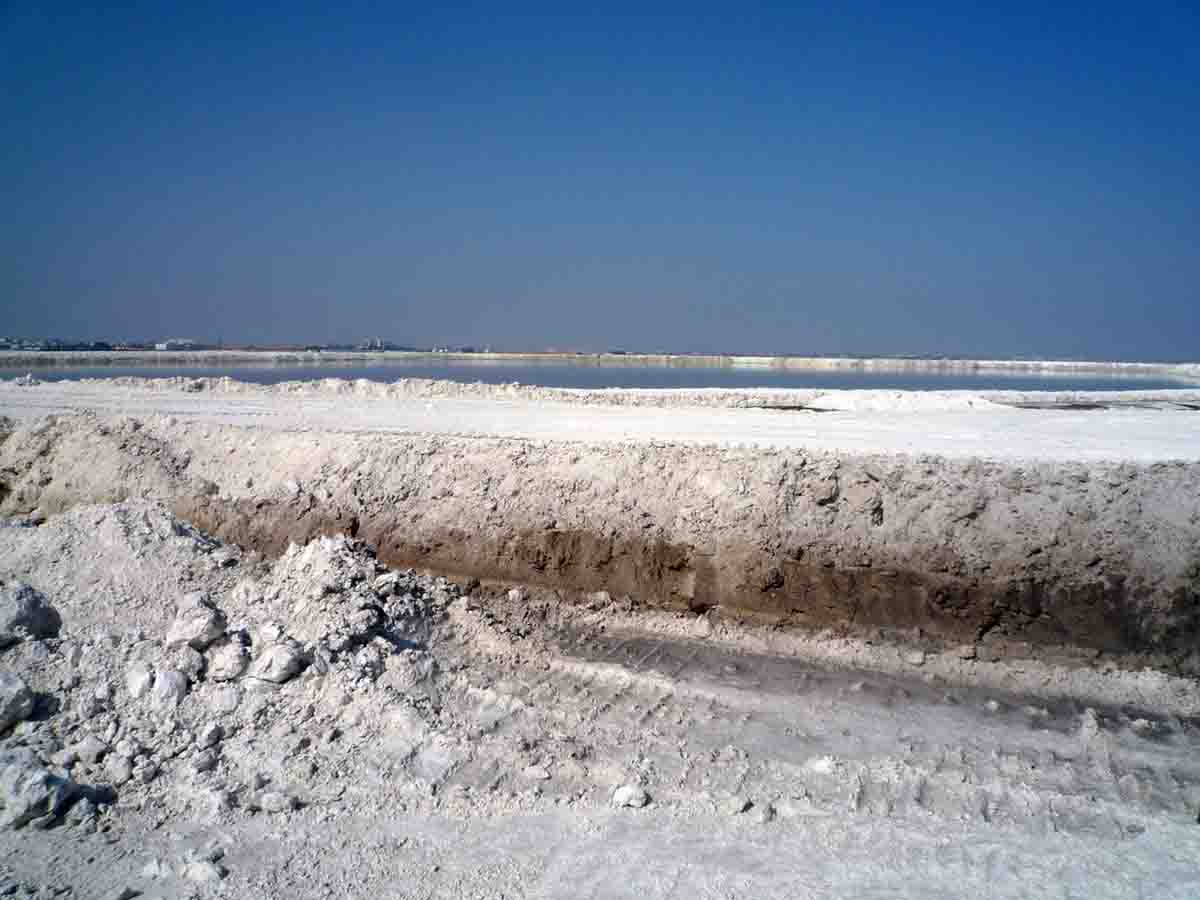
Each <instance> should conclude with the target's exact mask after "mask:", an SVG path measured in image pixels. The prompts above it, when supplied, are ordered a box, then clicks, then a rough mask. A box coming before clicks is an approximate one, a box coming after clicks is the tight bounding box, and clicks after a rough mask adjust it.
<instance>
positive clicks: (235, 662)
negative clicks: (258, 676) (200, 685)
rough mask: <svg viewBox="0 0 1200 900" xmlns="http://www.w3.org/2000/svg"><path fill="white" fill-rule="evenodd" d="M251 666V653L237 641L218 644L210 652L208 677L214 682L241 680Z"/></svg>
mask: <svg viewBox="0 0 1200 900" xmlns="http://www.w3.org/2000/svg"><path fill="white" fill-rule="evenodd" d="M249 665H250V653H249V651H247V650H246V648H245V647H244V646H242V643H241V642H240V641H237V640H224V641H220V642H218V643H217V644H216V645H214V646H213V647H210V648H209V651H208V677H209V678H210V679H212V680H213V681H233V680H234V679H235V678H240V677H241V676H242V674H243V673H244V672H245V671H246V668H247V667H248V666H249Z"/></svg>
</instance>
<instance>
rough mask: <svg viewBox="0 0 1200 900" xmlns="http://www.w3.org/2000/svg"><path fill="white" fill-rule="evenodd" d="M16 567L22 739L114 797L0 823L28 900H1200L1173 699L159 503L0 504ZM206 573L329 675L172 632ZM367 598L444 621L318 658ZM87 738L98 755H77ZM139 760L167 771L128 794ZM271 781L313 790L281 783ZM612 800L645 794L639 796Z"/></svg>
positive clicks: (0, 862) (0, 540)
mask: <svg viewBox="0 0 1200 900" xmlns="http://www.w3.org/2000/svg"><path fill="white" fill-rule="evenodd" d="M0 570H3V571H4V572H5V573H6V574H5V577H6V578H14V577H19V578H21V579H23V580H26V581H28V582H30V583H32V584H33V585H34V586H35V587H36V588H37V589H38V590H40V591H42V592H43V593H44V595H45V597H46V599H47V600H48V601H49V602H51V603H53V604H54V605H55V606H56V608H57V609H58V610H59V612H60V613H61V617H62V626H61V632H60V633H59V634H58V635H57V636H55V637H53V638H45V639H43V640H40V641H31V640H26V641H23V642H20V643H18V644H17V645H15V646H12V647H10V648H8V649H7V650H4V651H3V652H2V654H0V666H2V668H3V670H4V671H7V672H11V673H16V674H18V675H20V676H21V677H23V678H25V679H27V680H28V682H29V684H30V686H31V687H32V688H33V689H34V690H35V691H36V692H37V693H38V696H39V697H41V698H42V699H41V700H40V701H39V704H40V705H39V707H38V709H40V710H41V712H40V713H38V714H35V715H34V716H33V718H32V719H31V720H30V721H27V722H24V723H21V724H18V725H17V727H16V728H15V729H13V730H12V731H11V732H10V733H9V734H8V735H7V736H4V737H3V739H2V740H0V752H5V753H7V752H10V751H12V750H14V749H20V748H33V749H34V751H35V752H36V753H39V754H43V755H44V756H45V757H46V758H47V759H50V760H55V761H56V762H51V763H50V765H51V767H52V769H53V770H54V771H65V772H67V773H69V776H70V777H72V778H74V779H77V780H78V781H79V782H80V783H82V784H86V785H93V786H97V787H106V786H108V785H112V795H111V796H110V797H109V799H108V800H107V801H106V802H104V803H102V804H101V805H100V806H99V807H98V809H97V810H96V811H94V812H92V811H90V810H89V811H88V812H87V814H86V815H84V814H81V813H78V812H75V811H68V812H67V813H66V814H65V816H64V820H63V821H62V822H61V823H58V824H54V825H53V826H52V827H50V828H49V829H48V830H35V829H34V828H33V826H25V827H23V828H21V829H17V830H12V829H5V830H3V831H0V877H3V878H4V879H5V881H3V882H2V885H3V887H4V890H6V891H7V892H9V893H11V894H12V895H15V896H26V897H27V896H39V897H42V896H44V897H50V896H66V897H71V898H113V897H134V896H145V897H162V898H167V897H200V898H208V897H227V898H242V897H255V898H289V900H309V898H326V897H336V898H351V897H367V896H370V897H390V898H443V897H444V898H476V897H477V898H500V897H508V898H524V897H530V898H533V897H538V898H576V897H586V898H609V897H612V898H616V897H639V898H664V900H665V898H691V897H699V898H722V900H729V898H737V900H742V898H745V900H750V898H785V897H786V898H795V897H814V898H815V897H896V898H934V897H937V898H975V897H979V898H984V897H989V898H990V897H1062V898H1083V897H1087V898H1099V900H1108V898H1144V897H1154V898H1185V897H1194V896H1195V895H1196V892H1197V891H1198V890H1200V866H1198V865H1197V862H1196V860H1197V859H1198V858H1200V827H1198V826H1197V825H1196V824H1195V822H1196V812H1197V808H1198V805H1200V765H1198V763H1197V760H1198V759H1200V756H1198V755H1197V750H1198V749H1200V730H1198V729H1197V726H1196V724H1195V722H1194V721H1193V720H1190V719H1186V718H1180V717H1178V716H1175V715H1172V714H1170V713H1164V712H1163V711H1161V710H1156V709H1153V708H1146V707H1124V706H1120V705H1117V706H1106V705H1090V704H1086V703H1081V702H1077V701H1072V700H1070V699H1058V700H1055V701H1048V700H1047V699H1046V698H1044V697H1042V696H1038V695H1037V694H1021V693H1012V692H1005V691H1000V690H996V689H989V688H984V687H971V686H967V685H961V684H955V683H953V682H949V681H946V680H945V679H943V678H942V677H941V675H940V671H941V670H940V669H939V668H938V667H937V665H936V663H935V661H934V660H930V661H929V662H928V663H925V664H922V665H914V666H912V667H910V670H911V674H908V675H882V674H879V673H871V672H863V671H856V670H855V669H854V668H853V667H848V666H838V665H817V664H814V663H812V662H808V661H804V660H800V659H792V658H787V657H784V656H779V655H776V654H771V653H763V652H761V651H760V650H758V649H756V646H755V641H754V640H753V639H752V636H751V635H749V634H748V633H742V632H740V631H738V630H736V629H729V628H721V629H710V628H709V627H708V625H707V623H706V622H705V621H704V620H703V619H702V618H701V619H697V618H695V617H687V616H677V617H675V620H674V626H673V627H671V626H670V624H669V622H668V621H667V620H665V619H663V618H662V616H658V617H657V619H656V621H655V622H654V623H649V622H642V623H640V624H639V621H638V614H636V613H633V614H630V613H623V612H622V611H621V610H620V608H619V604H618V605H614V601H612V600H611V599H610V598H606V597H597V598H596V600H595V602H593V603H592V604H591V605H590V606H587V607H578V606H565V605H563V604H561V603H559V602H558V601H557V600H556V599H555V598H554V596H553V595H552V594H530V595H524V596H519V597H515V598H507V599H505V598H499V599H491V600H488V599H484V598H477V597H474V596H473V595H472V594H471V592H470V590H469V588H468V589H459V588H455V587H453V586H451V585H448V584H447V583H445V582H444V581H436V580H420V579H414V576H409V575H403V574H401V575H400V576H399V578H400V582H399V584H401V585H404V587H402V588H400V587H394V586H393V579H394V578H395V577H396V576H394V575H393V574H391V573H387V572H386V571H383V570H381V569H380V568H379V567H377V566H376V565H375V564H374V563H373V562H372V560H371V559H370V557H369V556H366V555H364V551H363V549H362V547H361V545H356V544H354V543H353V542H346V541H344V540H342V539H339V540H336V541H329V542H318V543H316V544H314V545H310V547H308V548H306V549H304V550H299V549H297V550H295V551H292V552H291V553H289V554H288V555H287V556H286V557H285V558H284V559H283V560H281V561H279V562H278V563H271V562H267V561H261V560H257V559H256V558H255V557H254V556H253V555H251V554H244V553H242V552H241V551H239V550H238V549H237V548H230V547H225V546H222V545H220V544H218V543H216V542H213V541H211V540H209V539H208V538H206V537H205V536H203V535H202V534H199V533H197V532H195V531H194V530H193V529H190V528H188V526H186V524H184V523H180V522H178V521H176V520H173V519H172V518H171V517H170V515H169V514H168V513H167V512H166V511H165V510H163V509H162V508H159V507H155V506H154V505H147V504H125V505H119V506H99V507H79V508H77V509H75V510H73V511H71V512H68V513H64V514H62V515H60V516H55V517H53V518H51V519H50V520H48V521H47V522H46V523H45V524H43V525H42V526H40V527H32V526H30V525H28V524H21V523H6V524H5V525H3V526H0ZM381 572H382V574H380V573H381ZM356 573H357V574H356ZM364 575H365V580H364ZM372 579H374V587H372ZM381 585H382V586H383V587H381ZM197 590H201V591H204V592H205V593H206V595H207V596H208V597H210V598H212V603H213V604H214V605H215V607H219V608H220V609H221V610H223V612H224V615H225V617H226V619H227V622H228V625H227V626H226V625H222V628H225V627H228V628H229V629H230V633H231V634H232V633H235V632H234V630H235V629H237V630H238V631H237V632H236V633H238V634H244V635H246V636H247V637H246V640H248V642H249V652H250V654H252V655H253V657H254V659H255V660H256V662H257V660H258V659H259V658H260V657H261V656H262V655H263V654H264V652H267V651H269V649H270V648H271V647H272V646H274V645H273V644H272V643H271V642H272V641H274V640H277V638H276V637H270V636H264V635H266V634H267V633H268V632H270V633H276V632H272V631H271V630H272V629H273V628H276V627H277V626H274V625H272V624H271V622H272V621H277V622H279V623H280V626H279V627H281V628H282V629H284V630H286V632H287V633H289V634H292V635H296V636H297V637H298V638H299V639H300V641H301V642H302V643H303V644H304V647H305V652H306V653H309V654H311V655H312V659H313V661H312V662H310V663H309V664H308V668H307V669H305V670H304V671H303V672H301V673H299V674H297V675H294V676H291V677H289V678H286V679H284V680H283V681H282V682H281V683H278V684H270V683H265V682H263V681H261V680H259V679H258V678H257V676H256V675H255V674H254V673H255V672H256V671H257V668H256V665H252V666H251V668H250V670H249V672H248V673H247V674H244V675H241V676H240V677H235V678H233V680H221V681H216V680H214V679H215V677H216V676H215V674H214V673H215V671H216V670H215V668H214V666H215V660H216V656H215V654H216V653H217V652H218V648H221V647H223V646H226V645H225V644H223V643H221V642H222V641H224V640H225V638H219V639H218V643H217V644H214V645H212V646H210V647H208V648H207V649H206V650H205V651H204V652H203V653H198V652H194V651H190V650H188V648H187V647H183V648H182V649H181V648H179V647H175V648H174V649H172V647H171V645H170V643H169V640H167V641H166V642H165V643H164V641H165V639H167V638H169V635H170V634H172V633H174V632H175V629H176V627H177V624H178V622H179V621H180V620H179V619H178V618H175V619H174V623H173V618H174V617H175V603H176V602H178V601H179V600H180V598H181V597H186V596H187V594H188V592H191V591H197ZM401 590H403V591H408V592H412V593H405V594H403V595H401V594H400V593H399V592H400V591H401ZM372 591H373V592H374V594H375V595H376V596H378V597H379V598H380V600H379V601H378V602H379V603H380V604H381V605H382V606H383V607H384V608H386V609H387V610H389V611H390V612H388V615H404V614H405V613H403V610H405V609H407V610H410V613H408V615H411V610H413V609H414V608H415V609H417V610H418V611H420V610H425V611H426V612H423V613H420V612H419V615H418V619H415V620H413V619H410V620H408V621H409V622H410V623H411V622H417V623H418V624H419V622H421V621H425V620H424V619H420V618H419V616H422V615H423V616H427V617H428V619H427V621H428V627H425V628H422V629H419V631H420V632H421V633H420V636H419V637H420V640H419V641H418V643H416V644H413V645H412V646H414V647H418V649H415V650H404V651H403V652H396V653H391V654H385V655H384V656H376V657H371V656H369V655H368V656H367V658H366V659H365V661H364V657H363V652H364V651H365V649H367V648H369V646H371V645H372V644H373V643H374V642H372V643H369V644H367V645H365V646H364V650H357V649H354V650H352V651H351V652H345V651H343V652H342V653H341V654H340V655H339V654H337V653H334V654H333V655H332V656H331V657H329V661H328V662H327V663H325V664H322V665H318V664H317V663H316V661H315V660H316V657H317V655H320V654H326V655H328V654H329V652H330V651H329V650H328V647H329V646H330V644H329V642H328V639H327V638H318V637H314V636H316V635H320V634H328V633H330V632H327V631H326V629H327V628H328V627H330V626H331V625H334V626H336V627H337V628H341V627H342V626H341V625H339V624H338V623H344V621H345V620H344V619H343V618H342V616H343V613H342V610H343V609H351V610H352V609H355V608H357V607H356V601H355V600H354V598H358V597H363V596H371V592H372ZM364 592H365V593H364ZM413 594H415V595H416V596H417V597H420V598H423V599H421V600H419V601H418V602H417V605H416V607H413V606H412V602H413V601H412V600H411V597H412V596H413ZM385 598H386V599H385ZM406 604H407V605H406ZM396 621H399V620H396ZM615 624H620V625H621V626H622V627H614V625H615ZM335 631H336V628H335ZM192 633H194V632H192ZM339 633H340V632H339ZM407 633H409V634H413V633H414V632H412V631H411V630H410V631H409V632H407ZM367 637H368V636H367V635H365V634H364V635H363V638H364V639H365V638H367ZM376 642H377V639H376ZM194 658H198V662H199V665H196V666H192V660H193V659H194ZM205 660H207V666H206V665H204V661H205ZM181 665H182V666H187V667H189V668H188V672H189V673H191V674H189V675H188V676H187V681H188V688H187V691H186V693H185V694H184V695H183V696H182V698H181V699H178V700H177V701H172V702H171V703H169V704H164V703H163V702H161V701H160V700H158V699H157V693H156V689H155V690H152V691H151V692H150V693H149V694H147V695H144V696H142V695H135V694H134V693H133V688H132V685H133V684H134V683H135V682H134V681H133V680H132V679H131V677H130V673H133V672H135V671H139V670H140V669H141V668H144V667H149V668H151V669H152V670H153V671H156V672H158V671H163V670H165V669H169V668H170V667H171V666H181ZM414 672H422V673H425V674H424V675H422V676H421V677H420V678H418V679H415V680H414V679H413V677H412V674H413V673H414ZM222 677H223V678H224V676H222ZM1111 677H1112V678H1113V679H1114V680H1117V681H1119V680H1121V679H1123V678H1126V677H1128V676H1125V675H1122V674H1120V673H1113V674H1112V675H1111ZM231 697H232V698H233V699H232V702H230V698H231ZM214 724H216V725H219V726H220V731H219V732H213V733H217V734H218V737H216V738H215V739H212V741H213V742H212V743H210V739H208V738H205V737H202V735H204V734H207V733H209V732H211V731H212V726H213V725H214ZM89 742H90V743H91V744H93V745H96V746H98V747H99V748H105V749H104V750H103V751H94V752H93V754H92V756H94V755H95V753H96V752H103V753H104V755H103V756H102V757H101V758H100V759H99V760H98V761H95V762H92V761H90V760H91V759H92V756H87V755H85V756H84V758H82V759H76V760H75V761H73V762H72V761H71V760H72V759H75V757H78V755H79V754H78V753H76V752H74V751H72V749H71V748H76V747H79V748H82V747H84V746H85V745H88V743H89ZM97 742H98V743H97ZM60 747H63V748H65V750H59V749H58V748H60ZM80 752H83V751H80ZM64 753H65V754H67V755H65V756H64V755H63V754H64ZM124 754H129V757H125V756H124ZM126 759H132V761H133V763H134V768H135V771H137V772H138V773H143V772H144V773H148V774H146V775H144V776H143V775H140V774H139V775H135V776H134V777H133V778H129V777H128V775H121V776H119V777H117V778H116V780H115V781H114V775H113V773H114V772H118V771H119V770H120V768H121V766H122V765H123V764H124V762H123V760H126ZM114 760H116V764H115V765H114V762H113V761H114ZM62 766H65V767H66V768H65V769H63V768H62ZM0 780H2V779H0ZM261 785H265V786H266V787H265V790H267V791H272V792H277V793H279V794H282V795H286V796H288V797H294V798H295V800H294V801H293V803H291V804H271V803H268V801H267V800H266V799H265V797H266V794H263V793H261V792H262V791H263V790H264V788H263V787H261ZM621 786H632V787H634V788H636V789H638V790H642V791H645V792H646V798H647V802H646V805H645V806H642V807H640V808H639V807H621V806H614V804H613V797H614V792H615V790H616V789H617V788H618V787H621ZM9 802H11V801H9ZM264 807H270V808H264ZM7 811H8V810H6V812H7Z"/></svg>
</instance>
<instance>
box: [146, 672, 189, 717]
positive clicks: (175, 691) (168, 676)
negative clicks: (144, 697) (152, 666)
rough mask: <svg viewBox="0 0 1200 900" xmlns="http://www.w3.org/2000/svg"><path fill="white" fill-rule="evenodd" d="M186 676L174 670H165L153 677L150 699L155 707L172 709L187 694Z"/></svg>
mask: <svg viewBox="0 0 1200 900" xmlns="http://www.w3.org/2000/svg"><path fill="white" fill-rule="evenodd" d="M187 687H188V680H187V676H186V675H184V674H183V673H182V672H180V671H178V670H176V669H167V670H166V671H165V672H159V673H158V674H157V675H155V676H154V686H153V687H152V688H151V690H150V697H151V699H152V700H153V701H154V703H155V705H156V706H159V707H162V708H174V707H176V706H178V705H179V703H180V701H182V700H183V698H184V696H185V695H186V694H187Z"/></svg>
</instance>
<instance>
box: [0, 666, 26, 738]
mask: <svg viewBox="0 0 1200 900" xmlns="http://www.w3.org/2000/svg"><path fill="white" fill-rule="evenodd" d="M31 715H33V691H31V690H29V685H27V684H26V683H25V680H24V679H23V678H21V676H19V675H14V674H13V673H12V672H0V734H3V733H4V732H6V731H8V729H10V728H12V726H14V725H16V724H17V723H18V722H23V721H25V720H26V719H28V718H29V717H30V716H31Z"/></svg>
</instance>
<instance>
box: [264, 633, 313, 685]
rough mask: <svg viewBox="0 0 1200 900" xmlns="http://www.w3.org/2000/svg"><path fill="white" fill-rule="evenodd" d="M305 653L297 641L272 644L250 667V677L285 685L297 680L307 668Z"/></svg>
mask: <svg viewBox="0 0 1200 900" xmlns="http://www.w3.org/2000/svg"><path fill="white" fill-rule="evenodd" d="M305 662H306V661H305V658H304V653H303V652H302V651H301V649H300V645H299V644H297V643H296V642H295V641H282V642H280V643H277V644H271V645H270V646H269V647H266V648H265V649H263V651H262V652H261V653H259V655H258V658H257V659H255V660H254V663H253V664H252V665H251V666H250V677H251V678H257V679H258V680H259V681H269V682H271V683H273V684H283V683H284V682H285V681H289V680H290V679H292V678H295V677H296V676H297V675H299V674H300V672H301V671H303V669H304V666H305Z"/></svg>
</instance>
